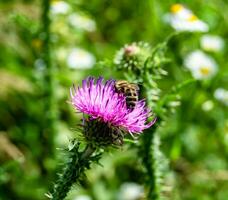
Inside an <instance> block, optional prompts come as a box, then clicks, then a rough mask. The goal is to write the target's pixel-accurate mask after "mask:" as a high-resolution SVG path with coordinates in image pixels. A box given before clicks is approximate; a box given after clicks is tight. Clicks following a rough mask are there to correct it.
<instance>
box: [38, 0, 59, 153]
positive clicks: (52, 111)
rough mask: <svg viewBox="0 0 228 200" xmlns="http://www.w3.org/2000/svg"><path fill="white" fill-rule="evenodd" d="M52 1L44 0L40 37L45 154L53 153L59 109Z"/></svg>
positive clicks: (42, 140)
mask: <svg viewBox="0 0 228 200" xmlns="http://www.w3.org/2000/svg"><path fill="white" fill-rule="evenodd" d="M49 10H50V1H49V0H43V4H42V16H41V21H42V25H43V27H42V32H41V33H40V38H41V40H42V53H41V58H42V60H43V62H44V67H45V68H44V70H43V79H42V92H43V96H42V98H43V101H44V105H43V113H44V118H43V130H42V131H41V135H40V137H41V142H42V145H44V146H46V147H48V148H44V149H46V150H44V152H42V153H41V154H42V156H43V155H53V152H54V147H53V137H54V134H55V132H56V120H57V109H56V97H55V93H54V91H55V90H56V82H55V78H54V77H55V72H56V69H55V65H53V63H52V56H51V48H50V45H51V42H50V35H51V33H50V24H51V20H50V18H49Z"/></svg>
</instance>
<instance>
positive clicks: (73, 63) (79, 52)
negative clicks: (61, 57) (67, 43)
mask: <svg viewBox="0 0 228 200" xmlns="http://www.w3.org/2000/svg"><path fill="white" fill-rule="evenodd" d="M95 62H96V60H95V57H94V56H93V54H91V53H89V52H88V51H86V50H84V49H80V48H73V49H72V50H71V52H70V54H69V55H68V57H67V65H68V66H69V68H71V69H89V68H92V67H93V65H94V64H95Z"/></svg>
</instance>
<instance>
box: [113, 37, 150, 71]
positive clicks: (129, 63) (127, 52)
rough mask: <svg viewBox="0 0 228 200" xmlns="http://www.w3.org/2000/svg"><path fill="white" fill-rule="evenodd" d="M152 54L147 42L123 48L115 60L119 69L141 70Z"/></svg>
mask: <svg viewBox="0 0 228 200" xmlns="http://www.w3.org/2000/svg"><path fill="white" fill-rule="evenodd" d="M150 54H151V47H150V45H149V44H148V43H145V42H137V43H136V42H134V43H132V44H127V45H125V46H124V47H123V48H121V49H120V50H119V51H118V52H117V53H116V56H115V58H114V64H115V65H116V67H117V68H118V69H128V70H133V71H138V70H141V69H142V68H143V66H144V63H145V61H146V60H147V58H148V57H149V56H150Z"/></svg>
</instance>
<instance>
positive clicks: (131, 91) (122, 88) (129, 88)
mask: <svg viewBox="0 0 228 200" xmlns="http://www.w3.org/2000/svg"><path fill="white" fill-rule="evenodd" d="M115 88H116V90H117V92H119V93H122V94H124V95H125V97H126V104H127V107H128V108H134V107H135V105H136V103H137V102H138V92H139V86H138V85H137V84H134V83H129V82H128V81H126V80H118V81H116V82H115Z"/></svg>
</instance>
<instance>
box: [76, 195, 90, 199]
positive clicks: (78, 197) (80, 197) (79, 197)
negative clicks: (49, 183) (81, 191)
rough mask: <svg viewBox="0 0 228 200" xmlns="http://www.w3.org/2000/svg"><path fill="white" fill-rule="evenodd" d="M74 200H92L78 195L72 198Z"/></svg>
mask: <svg viewBox="0 0 228 200" xmlns="http://www.w3.org/2000/svg"><path fill="white" fill-rule="evenodd" d="M74 200H92V199H91V197H90V196H87V195H79V196H77V197H75V198H74Z"/></svg>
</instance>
